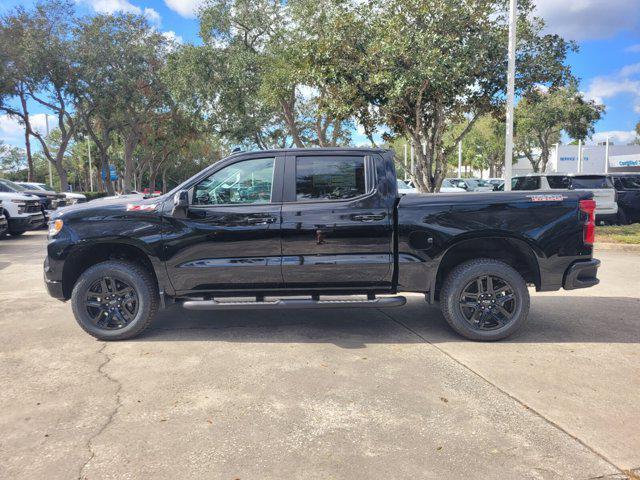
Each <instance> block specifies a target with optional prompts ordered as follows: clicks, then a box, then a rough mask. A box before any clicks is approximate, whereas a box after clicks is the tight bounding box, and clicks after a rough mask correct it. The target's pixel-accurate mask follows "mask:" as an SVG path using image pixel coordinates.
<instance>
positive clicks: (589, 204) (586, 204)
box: [580, 200, 596, 245]
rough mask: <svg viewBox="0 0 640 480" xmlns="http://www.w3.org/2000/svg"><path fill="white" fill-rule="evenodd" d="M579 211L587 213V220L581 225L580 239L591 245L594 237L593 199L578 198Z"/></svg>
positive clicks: (594, 204) (594, 216) (594, 212)
mask: <svg viewBox="0 0 640 480" xmlns="http://www.w3.org/2000/svg"><path fill="white" fill-rule="evenodd" d="M580 211H581V212H583V213H586V214H587V220H586V222H584V225H583V226H582V239H583V240H584V243H585V244H587V245H593V242H594V241H595V239H596V202H595V200H580Z"/></svg>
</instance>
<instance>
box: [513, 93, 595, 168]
mask: <svg viewBox="0 0 640 480" xmlns="http://www.w3.org/2000/svg"><path fill="white" fill-rule="evenodd" d="M603 113H604V106H603V105H598V104H597V103H596V102H595V101H593V100H586V99H585V98H584V96H583V95H582V94H581V93H580V92H579V91H578V89H577V86H576V85H575V83H570V84H569V85H568V86H562V87H557V88H556V87H554V88H551V89H549V90H548V91H545V90H543V89H534V90H532V91H530V92H529V93H528V94H527V95H526V96H525V97H524V98H522V99H521V100H520V101H519V102H518V105H517V107H516V111H515V125H516V128H515V133H516V135H515V147H516V151H517V152H519V153H520V154H521V155H524V156H525V157H527V159H528V160H529V162H530V163H531V166H532V168H533V171H534V172H544V171H546V168H547V163H548V162H549V154H550V152H551V147H552V146H553V145H554V144H555V143H559V142H560V138H561V136H562V132H566V133H567V135H569V136H570V137H571V138H574V139H577V140H583V141H584V140H585V139H586V138H587V137H589V136H590V135H591V134H592V133H593V130H594V125H595V123H596V122H597V121H598V120H599V119H600V117H601V116H602V114H603ZM536 149H540V155H539V156H538V155H536V154H535V153H534V151H535V150H536Z"/></svg>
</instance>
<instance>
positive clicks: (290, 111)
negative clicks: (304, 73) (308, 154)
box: [280, 91, 305, 148]
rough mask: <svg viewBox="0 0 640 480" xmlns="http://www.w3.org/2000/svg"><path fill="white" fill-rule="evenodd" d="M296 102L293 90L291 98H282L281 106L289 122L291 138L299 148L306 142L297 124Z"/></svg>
mask: <svg viewBox="0 0 640 480" xmlns="http://www.w3.org/2000/svg"><path fill="white" fill-rule="evenodd" d="M295 102H296V97H295V91H292V92H291V95H290V96H289V99H287V100H280V106H281V107H282V113H283V114H284V122H285V123H286V124H287V129H288V130H289V133H290V134H291V138H293V143H294V144H295V146H296V147H298V148H304V147H305V145H304V142H303V141H302V138H301V137H300V131H299V130H298V125H296V115H295Z"/></svg>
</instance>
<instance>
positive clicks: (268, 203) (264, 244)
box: [163, 156, 284, 293]
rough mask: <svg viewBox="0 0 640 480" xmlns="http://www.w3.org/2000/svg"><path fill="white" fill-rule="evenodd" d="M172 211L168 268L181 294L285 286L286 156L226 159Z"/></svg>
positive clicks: (168, 227)
mask: <svg viewBox="0 0 640 480" xmlns="http://www.w3.org/2000/svg"><path fill="white" fill-rule="evenodd" d="M225 163H226V164H224V165H222V166H221V167H220V168H219V169H216V170H215V171H214V172H213V173H212V174H210V175H209V176H207V177H206V178H204V179H201V180H200V181H198V182H197V183H196V184H195V185H193V186H192V187H191V188H190V190H189V198H190V205H189V208H188V209H187V210H186V213H185V214H182V215H180V216H168V217H167V222H166V228H165V233H164V234H163V239H164V240H165V241H164V244H165V258H166V266H167V273H168V275H169V278H170V280H171V283H172V285H173V287H174V289H175V290H176V291H177V292H178V293H186V292H196V293H197V292H213V291H223V290H240V289H260V288H265V289H266V288H274V287H279V286H282V283H283V280H282V271H281V260H282V259H281V246H280V209H281V198H282V172H283V171H284V157H277V156H276V157H268V158H267V157H264V158H263V157H261V156H260V157H257V158H256V157H255V156H254V157H253V158H244V159H240V160H236V161H231V162H225Z"/></svg>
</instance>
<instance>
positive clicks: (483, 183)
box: [477, 180, 491, 187]
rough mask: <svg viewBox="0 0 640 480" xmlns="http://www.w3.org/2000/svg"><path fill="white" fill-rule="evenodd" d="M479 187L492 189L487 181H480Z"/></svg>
mask: <svg viewBox="0 0 640 480" xmlns="http://www.w3.org/2000/svg"><path fill="white" fill-rule="evenodd" d="M477 182H478V186H479V187H490V186H491V184H490V183H489V182H487V181H486V180H478V181H477Z"/></svg>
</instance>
